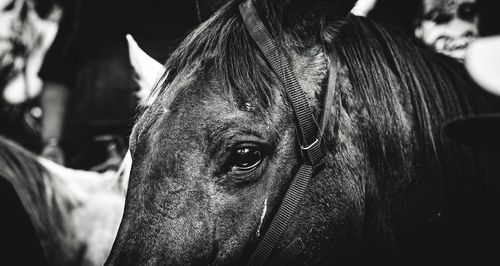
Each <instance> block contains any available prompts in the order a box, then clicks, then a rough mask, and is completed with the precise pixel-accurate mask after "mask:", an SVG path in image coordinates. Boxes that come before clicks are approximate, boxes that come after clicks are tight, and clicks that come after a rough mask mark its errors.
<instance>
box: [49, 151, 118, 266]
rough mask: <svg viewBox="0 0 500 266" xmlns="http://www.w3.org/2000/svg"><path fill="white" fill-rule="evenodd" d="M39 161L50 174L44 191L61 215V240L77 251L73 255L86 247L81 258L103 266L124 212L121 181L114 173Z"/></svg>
mask: <svg viewBox="0 0 500 266" xmlns="http://www.w3.org/2000/svg"><path fill="white" fill-rule="evenodd" d="M39 161H40V163H41V164H42V165H43V166H44V167H45V168H46V169H47V171H48V172H49V173H50V178H51V180H50V183H51V184H50V185H49V186H47V189H48V190H51V191H52V198H53V199H54V200H55V201H56V202H58V204H56V206H53V207H54V208H59V211H60V213H61V214H62V216H63V217H62V219H63V223H64V226H65V227H66V228H65V229H66V232H64V237H65V239H64V241H68V244H69V245H73V247H74V248H77V249H76V250H74V251H75V252H79V251H78V250H79V249H80V248H81V247H85V251H84V253H82V254H80V255H79V256H81V257H82V258H80V259H84V260H85V261H87V262H89V263H91V264H95V265H101V264H103V263H104V261H105V259H106V258H107V255H108V252H109V249H110V248H111V245H112V241H113V239H114V237H115V235H116V232H117V231H118V226H119V223H120V220H121V216H122V212H123V207H124V203H125V191H124V190H123V189H122V184H121V183H122V182H124V180H123V178H118V176H117V173H115V172H107V173H104V174H101V173H97V172H91V171H82V170H74V169H69V168H65V167H63V166H60V165H58V164H55V163H53V162H51V161H48V160H45V159H41V158H39ZM125 179H126V180H128V179H127V178H125ZM126 180H125V181H126ZM74 255H75V256H76V255H77V254H76V253H75V254H74Z"/></svg>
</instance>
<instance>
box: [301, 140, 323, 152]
mask: <svg viewBox="0 0 500 266" xmlns="http://www.w3.org/2000/svg"><path fill="white" fill-rule="evenodd" d="M317 144H319V139H316V140H315V141H314V142H313V143H311V144H309V146H307V147H304V146H303V145H302V144H300V149H301V150H302V151H306V152H307V151H309V150H310V149H311V148H312V147H313V146H314V145H317Z"/></svg>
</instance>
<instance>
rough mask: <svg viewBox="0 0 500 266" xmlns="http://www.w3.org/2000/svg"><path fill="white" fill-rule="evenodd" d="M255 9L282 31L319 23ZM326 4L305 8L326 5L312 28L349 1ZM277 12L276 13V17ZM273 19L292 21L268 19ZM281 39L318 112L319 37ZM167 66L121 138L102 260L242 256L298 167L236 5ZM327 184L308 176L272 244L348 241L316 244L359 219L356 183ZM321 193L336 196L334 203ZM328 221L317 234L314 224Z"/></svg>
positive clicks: (278, 99)
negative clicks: (122, 168)
mask: <svg viewBox="0 0 500 266" xmlns="http://www.w3.org/2000/svg"><path fill="white" fill-rule="evenodd" d="M256 2H257V3H256V4H257V5H258V6H259V7H261V9H259V12H262V15H263V17H265V16H266V15H265V12H269V13H270V14H269V15H272V16H273V18H274V19H276V20H278V19H279V20H282V19H284V18H289V17H290V18H294V20H289V21H287V22H283V23H288V25H286V26H287V28H286V29H287V30H289V31H290V32H291V33H295V32H299V31H300V30H302V28H304V27H310V28H316V27H320V26H321V25H319V23H317V22H312V21H309V20H308V19H309V18H308V17H307V16H311V14H312V13H308V12H304V14H305V15H304V17H299V15H298V14H299V13H301V12H300V9H301V8H303V6H309V5H311V4H310V3H309V2H307V3H306V1H304V3H300V2H299V1H283V3H281V2H280V1H278V2H279V3H280V4H278V3H276V6H274V3H273V2H274V1H268V2H269V3H266V2H265V1H262V3H261V2H260V1H256ZM332 2H334V4H328V5H327V4H325V3H318V6H315V5H313V6H314V8H318V7H319V6H327V8H332V9H331V10H328V12H325V13H324V16H325V17H324V18H321V19H319V17H317V18H315V19H318V22H324V21H326V20H327V19H335V18H339V17H340V16H345V15H347V13H348V11H349V9H350V7H351V4H352V3H347V4H346V3H342V2H341V1H337V2H338V3H337V2H335V1H332ZM344 2H352V1H344ZM281 4H284V6H285V7H286V8H285V9H284V10H283V9H281V8H279V9H278V7H279V6H280V5H281ZM264 7H268V8H272V10H268V11H264V10H265V9H264ZM283 11H286V12H287V13H289V14H290V13H292V12H294V13H295V14H296V15H294V16H284V15H283V16H282V17H280V15H282V14H278V12H283ZM311 12H313V11H312V10H311ZM268 23H270V22H268ZM313 24H314V25H313ZM273 26H275V27H277V28H280V29H281V28H282V26H279V27H278V26H277V25H273ZM283 28H284V26H283ZM276 33H278V32H276ZM279 33H280V34H281V33H283V32H281V31H280V32H279ZM291 33H290V34H288V33H286V34H285V35H284V36H280V37H281V38H282V39H281V40H282V41H287V43H286V44H285V45H287V46H288V47H284V49H292V50H293V52H288V53H287V55H288V56H289V57H290V60H291V63H292V65H293V68H294V72H295V73H296V75H297V77H298V79H299V82H300V84H301V85H302V87H303V88H305V90H306V94H307V95H308V96H309V101H310V103H311V105H312V106H313V107H314V108H315V110H316V111H317V114H319V113H320V109H321V104H320V102H321V100H322V97H323V94H324V92H322V89H323V88H325V84H326V81H327V77H328V66H329V58H328V56H327V52H326V51H325V50H323V48H324V47H322V45H321V43H320V42H319V40H320V39H321V37H322V36H320V32H319V28H317V33H314V34H313V33H311V34H309V33H304V32H301V34H305V36H301V37H300V38H307V39H308V41H309V43H308V44H307V45H304V44H303V43H302V40H301V42H300V43H297V44H295V43H293V41H298V40H299V37H296V36H293V34H291ZM288 39H289V41H288ZM299 49H300V52H299ZM168 65H169V66H168V67H167V71H168V72H169V74H168V75H166V76H165V77H164V78H163V79H162V80H161V81H160V84H159V86H160V87H159V88H157V90H156V91H155V92H153V95H155V96H152V97H155V100H154V102H153V103H152V105H150V106H149V107H148V108H147V110H146V111H145V112H144V114H143V115H142V117H141V118H140V119H139V121H138V123H137V125H136V126H135V129H134V132H133V135H132V136H131V150H132V156H133V169H132V172H131V178H130V185H129V192H128V204H127V208H126V214H125V217H124V219H123V224H122V226H121V232H120V235H119V237H118V240H117V242H116V244H115V250H114V253H113V254H112V255H111V257H110V260H111V261H112V262H114V263H118V264H121V263H124V262H158V261H164V262H170V263H175V264H184V263H193V262H207V263H208V262H215V263H229V262H232V263H234V262H236V261H237V260H238V259H248V256H249V255H250V253H251V252H252V251H253V249H254V247H255V245H256V243H257V242H258V241H259V239H260V238H261V237H262V235H263V233H264V232H265V231H266V228H267V226H268V224H269V222H270V220H271V219H272V217H273V216H274V214H275V212H276V210H277V207H279V205H280V202H281V199H282V197H283V195H284V193H285V192H286V190H287V188H288V184H289V182H290V179H291V177H292V176H293V173H294V172H295V171H296V170H297V169H296V168H297V167H298V165H299V161H300V152H299V150H298V146H297V141H296V137H295V129H294V123H293V116H292V115H291V113H290V107H289V106H288V104H287V101H286V99H285V98H284V95H283V94H282V93H283V91H282V89H280V87H281V85H279V83H278V81H277V79H276V78H275V76H274V75H272V74H271V69H270V68H268V67H267V65H266V62H265V61H264V59H263V57H262V55H261V54H260V52H259V51H258V48H257V47H256V46H255V44H253V41H252V39H251V38H250V36H249V35H248V33H247V32H246V29H245V27H244V25H243V22H242V19H241V17H240V14H239V12H238V5H237V3H232V4H229V5H226V6H225V7H224V8H223V9H222V10H220V11H219V12H218V13H217V14H215V16H214V17H212V18H211V19H210V20H209V21H207V22H205V23H204V24H203V25H201V26H200V27H199V28H198V29H197V30H195V31H194V32H193V33H192V34H191V35H190V36H188V38H187V39H186V40H185V41H184V43H183V44H181V46H180V48H179V49H178V50H177V51H176V53H175V54H174V55H173V56H172V59H171V60H170V62H169V63H168ZM330 176H336V174H334V173H333V168H332V165H329V166H328V167H327V169H325V170H323V171H322V172H321V173H320V174H319V175H318V176H317V177H315V180H314V182H315V183H317V184H318V185H317V187H318V189H317V190H316V191H314V190H311V191H308V192H307V197H306V198H305V199H304V202H303V204H302V207H301V210H299V211H298V212H297V215H296V216H295V218H294V221H293V224H292V225H291V226H290V227H289V230H288V231H287V233H286V235H285V238H284V240H283V245H286V244H289V243H290V239H291V237H292V236H298V235H300V236H302V238H303V240H304V241H305V242H306V245H307V244H310V245H314V246H317V250H316V251H315V252H321V251H324V250H322V246H321V245H320V244H319V243H320V242H328V243H337V242H338V243H341V242H342V241H338V240H339V239H340V238H344V239H345V238H346V237H352V239H353V240H355V239H356V238H357V236H356V235H351V234H349V233H347V234H345V235H342V236H339V237H338V238H336V239H325V232H327V231H335V228H336V227H340V226H342V225H345V224H352V225H353V227H355V226H360V222H361V217H360V214H361V208H362V206H361V205H360V202H361V199H360V197H362V194H363V192H362V190H361V184H359V183H357V180H355V179H352V180H351V179H347V178H339V179H332V178H329V177H330ZM319 184H321V185H319ZM327 195H336V197H337V202H331V201H330V200H327V198H329V196H327ZM311 202H315V203H319V204H314V206H313V204H311ZM306 209H307V211H305V210H306ZM326 209H328V210H330V209H334V210H335V213H336V214H335V213H332V212H330V211H328V212H326V211H325V210H326ZM347 210H349V212H348V211H347ZM347 213H349V215H346V214H347ZM333 220H334V221H336V222H334V223H331V225H330V226H328V228H320V227H319V225H321V226H323V224H326V221H333ZM339 232H340V230H339ZM342 232H345V230H342ZM313 242H315V243H316V244H312V243H313ZM353 242H355V241H353ZM339 245H340V244H339Z"/></svg>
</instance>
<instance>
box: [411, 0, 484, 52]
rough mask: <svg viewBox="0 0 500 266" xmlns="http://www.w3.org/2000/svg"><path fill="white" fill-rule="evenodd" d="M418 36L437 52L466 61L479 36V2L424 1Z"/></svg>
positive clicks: (474, 0)
mask: <svg viewBox="0 0 500 266" xmlns="http://www.w3.org/2000/svg"><path fill="white" fill-rule="evenodd" d="M420 4H421V8H420V9H419V10H420V12H419V16H418V17H417V21H416V22H415V36H416V37H417V38H419V39H420V40H422V41H423V42H424V43H425V44H426V45H428V46H430V47H432V48H433V49H435V50H436V51H438V52H440V53H443V54H446V55H448V56H451V57H453V58H456V59H458V60H461V61H463V60H464V58H465V54H466V51H467V48H468V47H469V45H470V44H471V43H472V42H473V41H474V40H475V39H476V38H477V37H478V36H479V19H480V18H479V12H478V6H477V0H421V1H420Z"/></svg>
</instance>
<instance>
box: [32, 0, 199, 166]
mask: <svg viewBox="0 0 500 266" xmlns="http://www.w3.org/2000/svg"><path fill="white" fill-rule="evenodd" d="M61 4H62V5H63V7H64V16H63V18H62V22H61V25H60V28H61V29H60V31H59V33H58V35H57V36H56V40H55V41H54V44H53V46H52V47H51V49H50V50H49V52H48V55H47V58H46V61H45V62H44V65H43V67H42V69H41V71H40V73H39V75H40V77H41V78H42V79H43V80H44V89H43V94H42V97H41V102H42V108H43V110H44V116H43V119H42V137H43V143H44V147H43V149H42V152H41V154H42V156H44V157H46V158H49V159H51V160H53V161H55V162H58V163H60V164H65V165H67V166H69V167H72V168H78V169H93V170H105V169H106V168H109V167H118V164H119V162H120V160H121V155H122V152H124V151H125V150H126V148H127V147H126V143H128V135H129V133H130V130H131V127H132V124H133V118H134V114H135V110H136V107H137V102H138V97H137V96H136V92H137V91H138V89H139V88H138V85H137V84H136V82H135V81H134V72H133V69H132V67H131V65H130V62H129V58H128V51H127V42H126V39H125V36H126V34H128V33H130V34H131V35H132V36H133V37H134V38H135V39H136V40H137V42H138V43H139V44H140V45H141V47H143V48H144V49H145V50H146V52H147V53H148V54H150V55H151V56H153V57H155V59H157V60H159V61H160V62H164V61H165V60H166V58H167V56H168V54H169V53H170V51H171V50H172V49H173V48H175V46H176V44H177V42H178V41H180V40H181V39H182V38H183V37H184V35H186V34H187V32H188V31H189V30H190V29H191V28H193V27H194V26H196V25H197V24H198V23H199V21H200V11H199V6H198V2H197V1H177V2H176V3H175V4H172V3H171V2H170V1H155V0H141V1H138V0H135V1H134V0H107V1H98V0H74V1H69V0H68V1H66V2H62V3H61ZM103 162H104V163H103ZM96 165H97V167H96Z"/></svg>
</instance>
